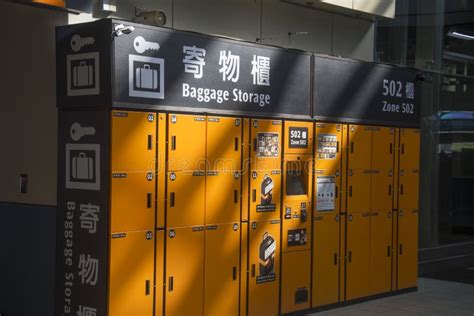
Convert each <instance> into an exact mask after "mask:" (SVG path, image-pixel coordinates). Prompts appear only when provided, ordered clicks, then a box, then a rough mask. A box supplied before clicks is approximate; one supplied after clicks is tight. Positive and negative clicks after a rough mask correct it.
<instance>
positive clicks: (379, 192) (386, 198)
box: [370, 169, 393, 211]
mask: <svg viewBox="0 0 474 316" xmlns="http://www.w3.org/2000/svg"><path fill="white" fill-rule="evenodd" d="M370 186H371V190H370V191H371V192H370V200H371V201H370V209H371V210H372V211H389V210H391V209H392V200H393V172H392V170H387V169H385V170H372V174H371V179H370Z"/></svg>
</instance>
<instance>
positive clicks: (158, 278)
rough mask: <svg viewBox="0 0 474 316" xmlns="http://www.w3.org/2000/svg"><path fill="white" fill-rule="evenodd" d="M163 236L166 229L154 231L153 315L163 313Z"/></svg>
mask: <svg viewBox="0 0 474 316" xmlns="http://www.w3.org/2000/svg"><path fill="white" fill-rule="evenodd" d="M165 237H166V231H164V230H157V231H156V233H155V239H156V248H155V249H156V250H155V316H160V315H163V314H164V310H163V307H164V295H165V283H164V278H165Z"/></svg>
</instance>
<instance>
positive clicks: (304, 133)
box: [284, 121, 313, 155]
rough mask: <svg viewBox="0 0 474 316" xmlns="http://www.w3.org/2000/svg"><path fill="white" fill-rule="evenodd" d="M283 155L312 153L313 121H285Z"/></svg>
mask: <svg viewBox="0 0 474 316" xmlns="http://www.w3.org/2000/svg"><path fill="white" fill-rule="evenodd" d="M284 143H285V145H284V148H285V151H284V152H285V155H287V154H297V155H312V154H313V122H301V121H285V141H284Z"/></svg>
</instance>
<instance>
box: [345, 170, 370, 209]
mask: <svg viewBox="0 0 474 316" xmlns="http://www.w3.org/2000/svg"><path fill="white" fill-rule="evenodd" d="M370 175H371V172H370V170H360V169H355V170H353V169H352V170H349V176H348V178H347V191H348V192H347V212H348V213H354V212H367V211H369V210H370Z"/></svg>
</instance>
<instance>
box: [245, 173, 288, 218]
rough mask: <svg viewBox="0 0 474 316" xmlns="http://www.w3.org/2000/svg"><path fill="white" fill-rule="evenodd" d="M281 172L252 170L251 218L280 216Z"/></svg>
mask: <svg viewBox="0 0 474 316" xmlns="http://www.w3.org/2000/svg"><path fill="white" fill-rule="evenodd" d="M280 196H281V172H280V170H274V171H252V172H251V175H250V220H270V219H276V218H280V205H281V201H280Z"/></svg>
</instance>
